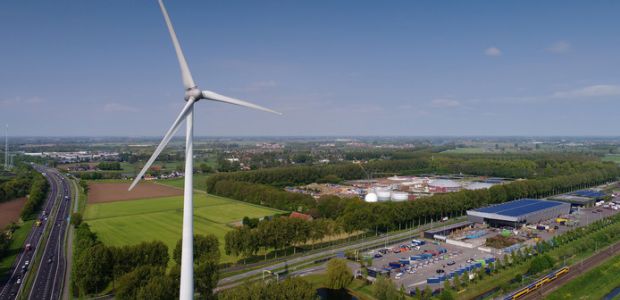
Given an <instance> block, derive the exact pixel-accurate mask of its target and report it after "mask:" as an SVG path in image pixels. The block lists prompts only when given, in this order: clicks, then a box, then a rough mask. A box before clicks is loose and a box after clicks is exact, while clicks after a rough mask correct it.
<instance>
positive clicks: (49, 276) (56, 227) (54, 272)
mask: <svg viewBox="0 0 620 300" xmlns="http://www.w3.org/2000/svg"><path fill="white" fill-rule="evenodd" d="M48 171H49V173H51V174H54V176H55V177H56V178H57V183H59V189H58V191H59V194H60V197H59V198H58V200H57V201H60V202H59V205H58V211H57V214H56V217H55V218H54V223H50V225H52V226H53V227H52V230H51V231H50V235H49V238H48V239H47V242H46V245H45V250H44V251H43V256H42V257H41V262H40V264H39V268H38V269H37V274H36V275H35V280H34V284H33V286H32V289H31V290H30V293H29V294H28V295H29V296H28V299H60V297H61V296H62V290H63V284H64V279H65V272H66V270H67V266H66V257H65V237H66V232H67V229H68V225H69V222H68V221H69V215H70V210H71V189H70V188H69V181H68V179H66V178H65V177H64V176H62V175H60V174H59V173H57V172H56V171H55V170H54V171H51V170H48Z"/></svg>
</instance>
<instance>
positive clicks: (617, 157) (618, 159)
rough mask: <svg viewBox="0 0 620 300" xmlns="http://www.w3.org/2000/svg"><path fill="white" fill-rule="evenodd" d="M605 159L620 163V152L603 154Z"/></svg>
mask: <svg viewBox="0 0 620 300" xmlns="http://www.w3.org/2000/svg"><path fill="white" fill-rule="evenodd" d="M602 160H603V161H613V162H615V163H617V164H620V154H607V155H605V156H603V158H602Z"/></svg>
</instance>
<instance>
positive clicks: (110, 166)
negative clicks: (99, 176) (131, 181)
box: [97, 161, 122, 171]
mask: <svg viewBox="0 0 620 300" xmlns="http://www.w3.org/2000/svg"><path fill="white" fill-rule="evenodd" d="M97 169H99V170H104V171H120V170H122V168H121V163H120V162H117V161H102V162H100V163H99V164H97Z"/></svg>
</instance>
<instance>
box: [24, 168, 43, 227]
mask: <svg viewBox="0 0 620 300" xmlns="http://www.w3.org/2000/svg"><path fill="white" fill-rule="evenodd" d="M31 180H32V181H31V182H32V183H31V185H30V191H29V193H28V199H27V200H26V203H25V204H24V207H23V208H22V213H21V217H22V219H23V220H28V219H31V218H33V217H34V215H35V214H36V212H37V211H38V210H39V208H41V205H42V204H43V202H45V198H47V192H48V190H49V183H48V182H47V179H46V178H45V177H44V176H43V175H41V174H40V173H38V172H33V174H32V179H31Z"/></svg>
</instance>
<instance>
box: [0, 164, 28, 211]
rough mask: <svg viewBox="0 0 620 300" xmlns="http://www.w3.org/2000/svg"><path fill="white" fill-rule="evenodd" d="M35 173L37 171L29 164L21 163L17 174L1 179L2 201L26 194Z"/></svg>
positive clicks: (0, 191) (0, 194)
mask: <svg viewBox="0 0 620 300" xmlns="http://www.w3.org/2000/svg"><path fill="white" fill-rule="evenodd" d="M35 174H36V172H35V171H34V170H33V169H32V168H30V167H29V166H27V165H21V166H20V167H19V168H18V169H17V171H16V174H15V176H13V177H10V178H9V179H6V180H4V181H0V203H2V202H5V201H9V200H13V199H15V198H19V197H24V196H26V195H27V194H28V191H29V190H30V185H31V181H32V177H33V176H34V175H35Z"/></svg>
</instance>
